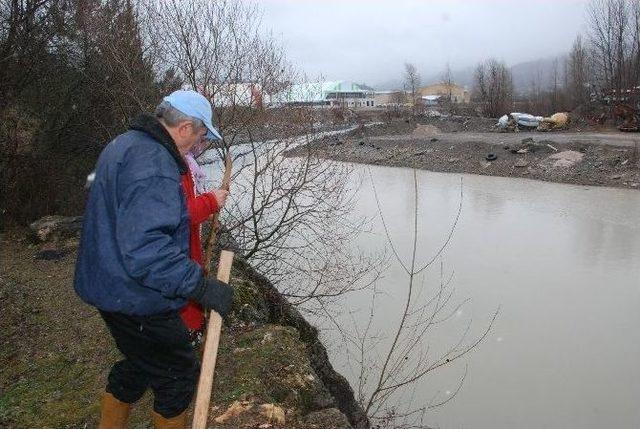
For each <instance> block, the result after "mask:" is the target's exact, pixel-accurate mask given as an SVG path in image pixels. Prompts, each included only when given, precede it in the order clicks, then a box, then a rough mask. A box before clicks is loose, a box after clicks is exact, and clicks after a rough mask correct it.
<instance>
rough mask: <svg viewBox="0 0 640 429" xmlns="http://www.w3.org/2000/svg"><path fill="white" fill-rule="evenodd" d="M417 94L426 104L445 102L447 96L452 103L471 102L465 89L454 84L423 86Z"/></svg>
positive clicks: (469, 95)
mask: <svg viewBox="0 0 640 429" xmlns="http://www.w3.org/2000/svg"><path fill="white" fill-rule="evenodd" d="M418 94H419V96H420V98H421V99H422V100H423V101H426V104H430V103H434V102H435V101H436V100H447V99H448V98H449V96H451V102H452V103H458V104H462V103H469V102H470V101H471V94H470V93H469V91H468V90H467V88H465V87H463V86H460V85H456V84H455V83H452V84H446V83H437V84H434V85H429V86H424V87H422V88H420V89H419V90H418ZM425 97H426V98H425Z"/></svg>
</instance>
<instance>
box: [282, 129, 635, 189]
mask: <svg viewBox="0 0 640 429" xmlns="http://www.w3.org/2000/svg"><path fill="white" fill-rule="evenodd" d="M488 121H489V120H480V119H479V118H470V119H469V121H467V122H465V121H460V120H458V119H457V118H456V119H455V120H451V119H433V118H431V119H430V118H422V119H421V120H419V121H417V122H413V121H395V122H394V121H391V122H385V123H384V124H381V125H377V126H374V127H369V128H364V127H361V128H360V129H358V130H355V131H353V132H351V133H349V134H347V135H344V136H332V137H328V138H324V139H321V140H318V141H316V142H313V143H310V144H308V145H305V146H303V147H298V148H296V149H294V150H292V151H289V152H288V153H287V155H288V156H299V155H302V154H306V153H307V151H309V150H310V151H312V152H313V153H314V154H316V155H318V156H320V157H324V158H328V159H332V160H337V161H345V162H356V163H365V164H375V165H385V166H395V167H410V168H418V169H424V170H429V171H436V172H452V173H470V174H481V175H490V176H503V177H521V178H529V179H535V180H543V181H550V182H560V183H572V184H579V185H595V186H611V187H620V188H630V189H640V153H639V152H640V134H629V133H620V132H614V131H611V130H594V129H589V130H588V131H582V130H576V129H573V130H569V131H565V132H553V133H544V132H520V133H498V132H490V131H487V129H488V127H489V125H488Z"/></svg>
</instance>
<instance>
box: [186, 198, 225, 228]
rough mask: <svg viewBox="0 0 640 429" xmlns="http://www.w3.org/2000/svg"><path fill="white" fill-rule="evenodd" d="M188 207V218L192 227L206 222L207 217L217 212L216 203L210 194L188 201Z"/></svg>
mask: <svg viewBox="0 0 640 429" xmlns="http://www.w3.org/2000/svg"><path fill="white" fill-rule="evenodd" d="M188 205H189V217H190V218H191V223H192V224H194V225H200V224H201V223H202V222H204V221H205V220H207V219H208V218H209V216H211V215H212V214H216V213H217V212H218V202H217V201H216V197H215V196H214V195H213V194H212V193H211V192H207V193H206V194H202V195H198V196H196V197H195V198H193V199H189V201H188Z"/></svg>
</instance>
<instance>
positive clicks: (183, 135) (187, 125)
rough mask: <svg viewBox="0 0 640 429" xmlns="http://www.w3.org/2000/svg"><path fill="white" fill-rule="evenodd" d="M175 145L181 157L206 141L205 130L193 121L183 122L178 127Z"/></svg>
mask: <svg viewBox="0 0 640 429" xmlns="http://www.w3.org/2000/svg"><path fill="white" fill-rule="evenodd" d="M177 135H178V138H177V139H176V145H177V146H178V150H179V151H180V153H182V154H183V155H184V154H185V153H187V152H189V151H190V150H191V149H192V148H193V147H194V146H195V145H202V144H204V142H205V141H206V135H207V128H206V127H204V126H203V127H201V128H199V127H198V126H197V125H196V124H195V123H194V122H193V121H184V122H182V123H181V124H180V125H179V126H178V132H177Z"/></svg>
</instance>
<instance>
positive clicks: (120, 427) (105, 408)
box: [98, 393, 131, 429]
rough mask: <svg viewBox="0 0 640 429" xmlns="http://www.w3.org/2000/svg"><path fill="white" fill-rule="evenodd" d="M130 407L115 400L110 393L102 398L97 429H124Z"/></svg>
mask: <svg viewBox="0 0 640 429" xmlns="http://www.w3.org/2000/svg"><path fill="white" fill-rule="evenodd" d="M130 410H131V405H129V404H127V403H126V402H122V401H120V400H118V399H116V397H115V396H113V395H112V394H111V393H105V394H104V395H103V396H102V401H101V411H100V424H99V425H98V429H125V428H126V427H127V419H128V418H129V411H130Z"/></svg>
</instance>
